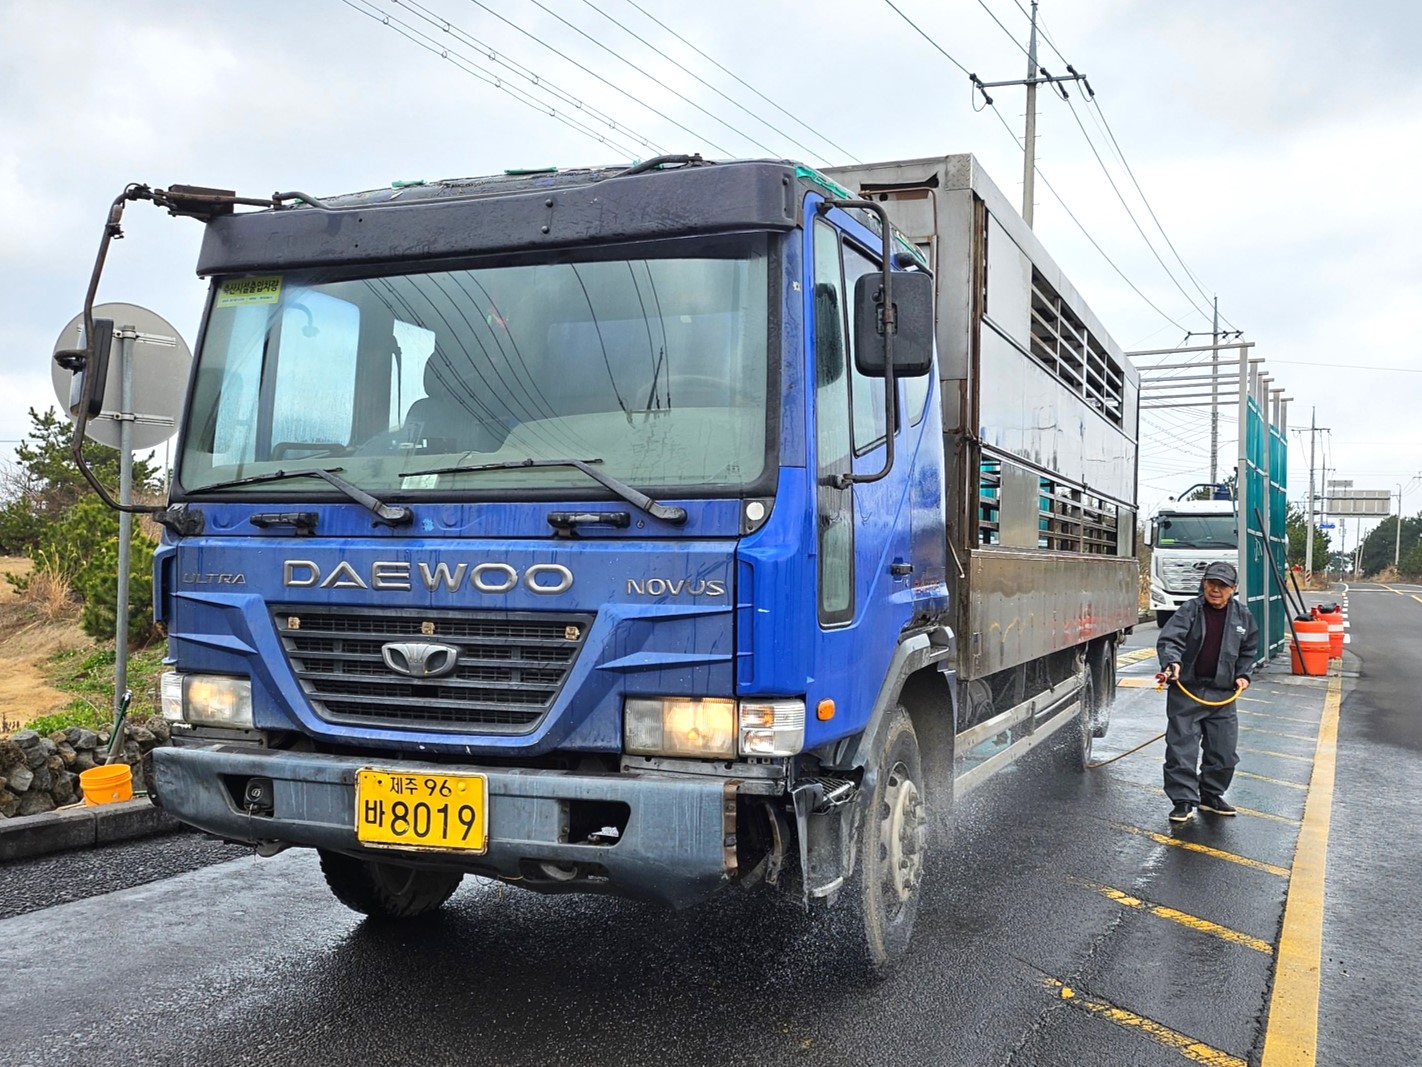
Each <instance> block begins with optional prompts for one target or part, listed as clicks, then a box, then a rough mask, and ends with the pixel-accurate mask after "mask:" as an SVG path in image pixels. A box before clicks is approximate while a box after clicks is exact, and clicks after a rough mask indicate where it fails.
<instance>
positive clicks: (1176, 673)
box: [1160, 663, 1180, 682]
mask: <svg viewBox="0 0 1422 1067" xmlns="http://www.w3.org/2000/svg"><path fill="white" fill-rule="evenodd" d="M1160 673H1161V674H1163V675H1165V680H1166V681H1167V682H1178V681H1180V664H1178V663H1167V664H1166V665H1165V670H1163V671H1161V672H1160Z"/></svg>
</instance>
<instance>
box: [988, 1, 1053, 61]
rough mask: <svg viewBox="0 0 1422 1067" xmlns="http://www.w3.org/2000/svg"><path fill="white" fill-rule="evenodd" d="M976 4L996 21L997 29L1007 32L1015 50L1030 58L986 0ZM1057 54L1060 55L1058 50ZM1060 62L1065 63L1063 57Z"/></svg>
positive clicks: (1019, 5) (1028, 53)
mask: <svg viewBox="0 0 1422 1067" xmlns="http://www.w3.org/2000/svg"><path fill="white" fill-rule="evenodd" d="M978 6H979V7H981V8H982V9H983V10H984V11H986V12H987V13H988V18H990V19H992V20H993V21H994V22H996V23H997V28H998V29H1000V30H1001V31H1002V32H1003V33H1005V34H1007V39H1008V40H1009V41H1011V42H1012V43H1013V44H1014V45H1016V46H1017V50H1018V51H1019V52H1021V53H1022V54H1023V55H1024V56H1026V57H1027V58H1028V59H1031V58H1032V53H1031V52H1029V51H1027V49H1025V48H1023V47H1022V42H1021V41H1019V40H1018V39H1017V38H1016V37H1015V36H1013V33H1012V31H1011V30H1009V29H1008V28H1007V27H1006V26H1004V25H1003V24H1002V19H1000V18H998V17H997V16H996V15H994V14H993V11H992V8H990V7H988V6H987V0H978ZM1017 6H1018V8H1019V9H1020V8H1021V7H1022V5H1021V4H1018V5H1017ZM1023 14H1024V15H1026V14H1027V13H1026V12H1025V11H1024V12H1023ZM1027 17H1028V18H1031V17H1032V16H1030V15H1028V16H1027ZM1053 51H1055V49H1053ZM1057 54H1058V55H1061V53H1060V52H1058V53H1057ZM1062 62H1063V63H1065V62H1066V60H1065V59H1063V60H1062Z"/></svg>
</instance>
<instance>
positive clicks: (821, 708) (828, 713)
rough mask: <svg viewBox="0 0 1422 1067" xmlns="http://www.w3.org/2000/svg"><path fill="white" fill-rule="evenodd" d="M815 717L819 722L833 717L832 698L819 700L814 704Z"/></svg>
mask: <svg viewBox="0 0 1422 1067" xmlns="http://www.w3.org/2000/svg"><path fill="white" fill-rule="evenodd" d="M815 718H817V719H819V720H820V721H821V722H827V721H828V720H830V719H833V718H834V701H833V700H821V701H820V702H819V703H818V704H816V705H815Z"/></svg>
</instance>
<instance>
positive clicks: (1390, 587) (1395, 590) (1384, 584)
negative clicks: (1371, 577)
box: [1378, 582, 1403, 596]
mask: <svg viewBox="0 0 1422 1067" xmlns="http://www.w3.org/2000/svg"><path fill="white" fill-rule="evenodd" d="M1378 584H1379V585H1381V586H1382V587H1383V588H1384V589H1386V590H1387V591H1388V592H1389V593H1396V594H1397V595H1398V596H1402V595H1403V592H1402V590H1401V589H1394V588H1393V587H1392V586H1390V585H1388V584H1387V583H1386V582H1379V583H1378Z"/></svg>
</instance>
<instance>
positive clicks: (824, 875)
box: [790, 771, 863, 910]
mask: <svg viewBox="0 0 1422 1067" xmlns="http://www.w3.org/2000/svg"><path fill="white" fill-rule="evenodd" d="M862 778H863V772H862V771H859V772H858V774H856V775H854V776H853V777H843V778H806V779H803V780H801V781H798V782H796V783H795V784H794V785H792V786H791V787H790V796H791V800H792V801H793V803H794V805H795V831H796V833H795V837H796V840H797V841H798V842H799V845H800V875H801V877H800V884H801V887H802V903H803V904H804V906H805V908H806V909H807V910H808V909H809V907H810V902H811V901H812V900H821V899H825V900H827V901H828V902H829V903H833V902H834V897H835V894H836V893H838V892H839V889H840V887H841V886H842V885H844V883H845V881H846V879H847V878H848V876H849V872H850V871H852V870H853V869H854V844H855V841H856V840H857V837H856V835H855V833H854V828H855V825H856V821H857V817H858V815H859V808H860V805H859V804H857V803H855V801H856V800H858V798H859V792H860V785H861V784H862Z"/></svg>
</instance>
